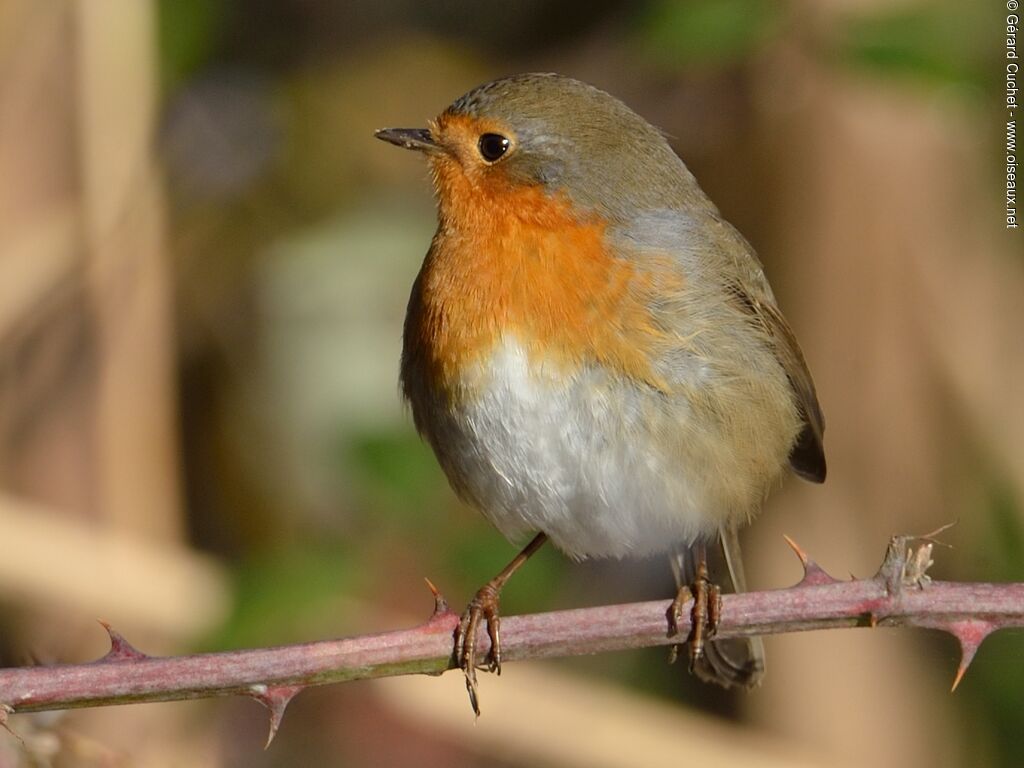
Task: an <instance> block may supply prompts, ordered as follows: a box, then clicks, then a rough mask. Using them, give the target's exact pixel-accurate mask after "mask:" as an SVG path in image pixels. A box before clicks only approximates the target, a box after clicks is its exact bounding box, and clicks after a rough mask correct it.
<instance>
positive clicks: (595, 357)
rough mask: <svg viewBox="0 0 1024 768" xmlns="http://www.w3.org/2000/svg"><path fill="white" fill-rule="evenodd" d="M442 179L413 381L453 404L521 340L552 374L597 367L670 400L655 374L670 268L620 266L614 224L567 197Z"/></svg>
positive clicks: (410, 354)
mask: <svg viewBox="0 0 1024 768" xmlns="http://www.w3.org/2000/svg"><path fill="white" fill-rule="evenodd" d="M450 165H451V166H454V165H455V164H454V163H451V164H450ZM434 171H435V176H436V180H437V186H438V191H439V197H440V199H441V225H440V227H439V229H438V233H437V235H436V236H435V239H434V242H433V245H432V247H431V250H430V253H429V254H428V256H427V259H426V261H425V262H424V265H423V269H422V271H421V273H420V276H419V278H418V279H417V282H416V286H415V287H414V290H413V297H412V299H411V301H410V306H409V317H408V319H407V321H406V338H405V357H404V364H405V366H406V368H407V371H406V373H409V374H413V375H416V376H418V377H425V379H426V381H424V382H423V383H428V382H429V385H431V386H432V387H435V388H438V389H440V390H442V391H444V392H445V393H447V394H448V395H449V396H451V395H452V394H454V392H455V390H457V389H458V388H459V386H460V385H464V384H465V381H466V377H465V376H464V373H465V371H466V370H467V367H468V366H479V365H480V364H481V363H482V362H484V361H485V359H486V356H487V354H488V353H489V352H490V351H491V350H492V349H493V348H494V346H495V344H496V342H498V341H499V340H500V339H501V338H502V337H508V336H512V337H514V338H515V339H516V340H517V341H518V342H519V343H520V344H521V345H522V346H523V347H524V348H525V349H526V352H527V355H528V359H529V360H530V361H531V362H532V363H535V364H536V365H538V366H539V365H541V364H543V365H544V370H545V372H546V373H563V372H564V373H568V372H571V371H573V370H576V369H577V368H578V367H579V366H580V365H581V364H583V363H585V362H595V363H599V364H601V365H604V366H606V367H608V368H610V369H613V370H615V371H618V372H620V373H622V374H623V375H624V376H628V377H631V378H632V379H634V380H636V381H638V382H643V383H645V384H647V385H649V386H651V387H654V388H657V389H660V390H663V391H667V390H668V385H667V383H666V382H665V381H663V380H662V379H661V378H660V377H659V376H658V375H657V373H656V372H655V370H654V368H653V366H652V364H651V362H652V359H653V356H654V355H655V354H657V349H656V348H657V346H658V344H659V342H662V341H664V336H665V334H664V333H663V332H662V330H661V329H659V328H658V327H657V324H656V323H655V322H654V319H653V317H652V315H651V311H650V301H651V298H652V291H653V289H654V288H655V286H656V285H657V286H658V287H659V288H660V289H661V290H664V289H666V288H668V287H669V286H667V285H666V284H665V276H664V274H663V273H664V272H665V271H666V270H664V269H662V270H659V271H651V270H650V269H649V268H644V267H641V266H640V265H639V264H637V263H636V262H634V261H633V260H629V259H624V258H618V257H616V256H615V255H614V254H613V253H612V252H611V251H610V249H609V245H608V243H607V241H606V239H605V231H606V224H605V223H604V222H602V221H600V220H596V219H594V218H590V219H586V218H583V219H581V218H580V217H578V216H576V215H574V214H573V212H572V210H571V207H570V202H569V201H568V200H567V199H565V198H562V197H552V196H550V195H548V194H547V193H546V192H544V191H543V190H542V189H540V188H538V187H528V186H523V185H513V184H510V183H508V182H507V181H506V180H504V179H503V178H502V177H500V176H497V175H494V176H489V177H487V178H485V179H480V178H476V179H470V178H467V177H466V176H465V175H464V174H463V173H462V171H461V169H460V168H458V167H449V164H448V163H442V164H438V166H436V167H435V169H434ZM672 275H673V277H672V279H673V280H674V281H675V282H676V283H681V281H682V278H681V276H679V275H678V273H677V272H675V271H672ZM672 287H673V288H675V287H677V286H672ZM408 369H413V370H408ZM421 381H423V379H421Z"/></svg>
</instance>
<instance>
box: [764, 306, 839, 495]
mask: <svg viewBox="0 0 1024 768" xmlns="http://www.w3.org/2000/svg"><path fill="white" fill-rule="evenodd" d="M746 299H747V302H746V303H748V305H749V306H750V308H751V310H752V311H753V312H754V314H755V315H756V316H757V318H758V319H759V320H760V321H761V323H762V324H763V325H764V327H765V329H766V330H767V331H768V334H769V336H770V337H771V339H772V342H773V346H774V351H775V356H776V358H778V361H779V363H780V364H781V365H782V369H783V370H784V371H785V372H786V376H787V377H788V378H789V384H790V386H791V387H793V392H794V393H795V394H796V400H797V405H798V407H799V408H800V415H801V417H802V418H803V421H804V426H803V429H802V430H801V431H800V434H799V436H798V437H797V439H796V443H795V444H794V445H793V450H792V451H791V452H790V454H789V465H790V466H791V467H792V468H793V471H794V472H796V473H797V474H798V475H800V476H801V477H803V478H805V479H807V480H811V481H812V482H815V483H823V482H825V474H826V466H825V446H824V442H823V435H824V432H825V418H824V416H823V415H822V413H821V406H820V405H818V393H817V392H816V391H815V389H814V380H813V379H812V378H811V372H810V371H809V370H807V363H806V362H805V361H804V355H803V352H801V351H800V345H799V344H797V341H796V337H795V336H794V335H793V331H792V330H790V327H789V323H787V322H786V318H784V317H783V316H782V313H781V312H779V309H778V307H776V306H775V305H774V304H773V303H772V302H770V301H763V300H759V299H757V298H754V297H752V296H747V297H746Z"/></svg>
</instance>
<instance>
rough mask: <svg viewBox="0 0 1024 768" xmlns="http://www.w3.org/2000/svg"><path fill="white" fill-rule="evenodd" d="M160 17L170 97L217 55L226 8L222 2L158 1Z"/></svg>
mask: <svg viewBox="0 0 1024 768" xmlns="http://www.w3.org/2000/svg"><path fill="white" fill-rule="evenodd" d="M157 14H158V20H157V23H158V32H157V34H158V38H159V40H158V42H159V51H160V76H161V85H162V86H163V91H164V93H170V92H171V91H173V90H174V89H175V88H176V87H177V86H179V85H180V84H182V83H183V82H185V81H186V80H187V78H188V77H189V76H190V75H192V74H193V73H194V72H196V71H197V70H199V69H200V67H202V65H203V64H204V63H206V62H207V61H208V59H209V58H210V56H211V55H212V54H213V53H214V51H215V48H216V43H217V32H218V30H219V28H220V25H221V23H222V22H223V20H224V18H225V17H226V14H227V8H226V4H225V3H224V2H222V1H221V0H159V2H158V3H157Z"/></svg>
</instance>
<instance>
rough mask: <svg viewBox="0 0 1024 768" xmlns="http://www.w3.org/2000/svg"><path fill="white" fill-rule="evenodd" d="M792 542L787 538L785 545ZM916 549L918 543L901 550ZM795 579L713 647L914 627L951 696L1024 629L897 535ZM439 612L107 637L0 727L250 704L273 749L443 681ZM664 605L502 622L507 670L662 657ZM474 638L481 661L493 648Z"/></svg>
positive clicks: (1002, 607)
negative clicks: (391, 627) (347, 695)
mask: <svg viewBox="0 0 1024 768" xmlns="http://www.w3.org/2000/svg"><path fill="white" fill-rule="evenodd" d="M787 540H788V539H787ZM912 541H922V542H924V543H922V544H921V546H919V547H917V548H913V547H910V546H909V544H910V542H912ZM789 543H790V545H791V546H792V547H793V549H794V551H795V552H796V554H797V556H798V557H799V558H800V561H801V563H802V564H803V567H804V576H803V578H802V579H801V580H800V582H799V583H798V584H796V585H794V586H792V587H789V588H787V589H778V590H770V591H765V592H748V593H746V594H740V595H726V596H725V597H724V598H723V601H722V614H721V621H720V623H719V625H718V629H717V635H718V636H719V637H736V636H742V635H766V634H776V633H782V632H799V631H804V630H810V629H830V628H840V627H895V626H913V627H926V628H930V629H940V630H944V631H946V632H949V633H950V634H952V635H953V636H954V637H956V638H957V640H959V642H960V647H961V651H962V656H961V661H960V667H959V669H958V671H957V673H956V677H955V679H954V683H953V688H954V689H955V688H956V686H957V684H958V683H959V682H960V680H961V678H962V677H963V675H964V672H965V671H966V670H967V667H968V666H969V665H970V663H971V660H972V659H973V658H974V654H975V652H976V651H977V649H978V646H979V645H980V644H981V642H982V640H984V639H985V638H986V637H987V636H988V635H989V634H990V633H992V632H993V631H995V630H997V629H1002V628H1005V627H1022V626H1024V583H1013V584H984V583H974V584H970V583H959V582H941V581H932V580H931V579H930V578H929V577H928V576H927V574H926V571H927V569H928V566H930V565H931V553H932V540H931V539H930V538H929V537H924V538H921V537H906V536H897V537H894V538H892V539H891V540H890V542H889V548H888V550H887V552H886V555H885V560H884V562H883V563H882V566H881V568H880V569H879V571H878V573H877V574H876V575H875V576H873V577H872V578H869V579H853V580H850V581H840V580H837V579H834V578H833V577H832V576H830V575H828V574H827V573H825V571H824V570H822V569H821V567H820V566H818V565H817V564H816V563H815V562H814V561H812V560H811V559H810V558H808V557H807V555H806V554H804V552H802V551H801V550H800V548H799V547H798V546H796V544H794V543H793V542H792V541H790V542H789ZM434 598H435V609H434V613H433V615H432V616H431V617H430V619H428V620H427V621H426V622H425V623H424V624H421V625H420V626H418V627H414V628H412V629H404V630H396V631H393V632H385V633H381V634H375V635H363V636H360V637H350V638H345V639H341V640H323V641H320V642H313V643H304V644H300V645H289V646H281V647H278V648H261V649H254V650H245V651H231V652H225V653H209V654H197V655H193V656H175V657H154V656H147V655H146V654H144V653H142V652H141V651H138V650H136V649H135V648H134V647H132V646H131V645H130V644H129V643H128V641H127V640H125V639H124V638H123V637H122V636H121V635H120V634H118V633H117V632H116V631H114V630H113V629H111V628H110V627H108V626H106V625H104V626H105V627H106V629H107V632H108V633H109V635H110V643H111V648H110V651H109V653H107V655H106V656H104V657H103V658H101V659H99V660H97V661H94V662H91V663H88V664H75V665H60V666H49V667H19V668H13V669H0V727H4V728H9V716H10V715H11V714H14V713H19V712H38V711H42V710H54V709H69V708H72V707H97V706H107V705H112V704H129V703H137V702H150V701H174V700H180V699H197V698H207V697H213V696H231V695H247V696H252V697H254V698H256V699H258V700H259V701H261V702H262V703H263V704H264V705H266V707H267V708H268V709H269V710H270V716H271V722H270V736H269V738H268V740H267V744H268V745H269V743H270V740H271V739H273V737H274V734H275V733H276V732H277V728H278V726H279V725H280V722H281V718H282V716H283V714H284V710H285V707H286V706H287V705H288V702H289V701H290V700H291V699H292V697H294V696H295V695H296V694H297V693H298V692H299V691H301V690H302V689H303V688H306V687H308V686H311V685H322V684H325V683H336V682H342V681H346V680H359V679H365V678H372V677H387V676H393V675H408V674H414V673H426V674H441V673H442V672H444V671H446V670H448V669H453V668H454V667H455V662H454V659H453V656H452V637H453V632H454V630H455V627H456V625H457V624H458V616H457V615H456V614H454V613H453V612H452V611H450V610H449V608H448V604H447V603H446V601H445V600H444V598H443V597H441V595H440V594H439V593H438V592H437V591H436V590H434ZM667 607H668V601H667V600H666V601H655V602H646V603H633V604H629V605H611V606H602V607H597V608H583V609H578V610H569V611H555V612H552V613H543V614H534V615H529V616H513V617H508V618H505V619H503V620H502V624H501V629H502V638H503V641H502V648H503V658H504V659H506V660H508V661H517V660H525V659H536V658H546V657H553V656H573V655H582V654H591V653H597V652H601V651H614V650H624V649H628V648H641V647H645V646H655V645H670V644H675V643H678V642H680V641H681V639H685V638H686V636H687V635H688V634H689V631H690V625H689V617H688V616H687V615H686V613H685V612H684V615H683V617H682V619H681V621H680V622H679V634H678V635H675V636H669V634H668V629H667V627H668V623H667V618H666V609H667ZM488 644H489V640H488V638H487V633H481V634H480V638H479V647H478V657H479V658H485V657H486V654H487V651H488V650H489V645H488Z"/></svg>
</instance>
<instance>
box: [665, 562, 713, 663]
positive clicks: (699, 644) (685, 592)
mask: <svg viewBox="0 0 1024 768" xmlns="http://www.w3.org/2000/svg"><path fill="white" fill-rule="evenodd" d="M690 602H692V603H693V605H692V607H691V608H690V635H689V637H688V638H687V639H686V643H687V648H688V650H689V656H690V671H691V672H692V671H693V668H694V666H695V665H696V664H697V662H698V661H700V659H701V657H703V656H704V644H705V643H706V642H707V641H708V640H710V639H711V638H712V637H714V635H715V630H716V629H717V628H718V621H719V619H720V618H721V615H722V590H721V588H719V587H718V585H717V584H712V583H711V580H710V579H709V578H708V569H707V564H706V563H704V562H701V563H700V564H698V566H697V576H696V578H695V579H694V581H693V584H683V585H682V586H681V587H679V591H678V592H677V593H676V596H675V599H674V600H673V601H672V604H671V605H670V606H669V609H668V634H669V637H673V636H675V635H678V634H679V620H680V619H681V618H682V616H683V606H684V605H686V604H687V603H690ZM678 657H679V645H678V644H677V645H673V646H672V649H671V650H670V651H669V656H668V662H669V664H674V663H675V661H676V659H677V658H678Z"/></svg>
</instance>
